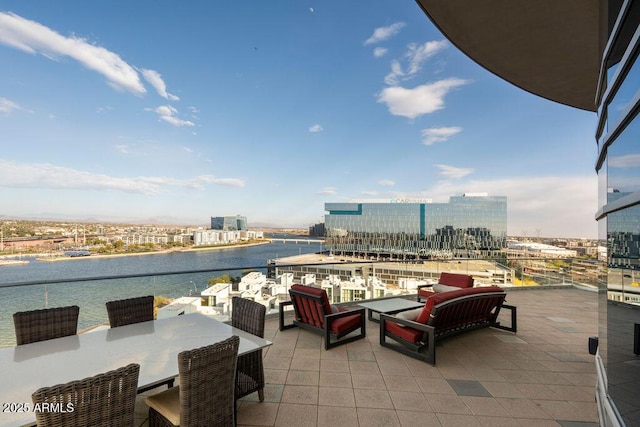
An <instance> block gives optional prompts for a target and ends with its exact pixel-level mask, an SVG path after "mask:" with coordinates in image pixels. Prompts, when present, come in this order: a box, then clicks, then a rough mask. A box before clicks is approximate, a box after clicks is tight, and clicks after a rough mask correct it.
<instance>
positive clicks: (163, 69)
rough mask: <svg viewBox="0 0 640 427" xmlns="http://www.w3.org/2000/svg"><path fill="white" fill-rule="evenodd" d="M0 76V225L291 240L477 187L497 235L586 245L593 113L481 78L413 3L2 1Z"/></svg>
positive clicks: (591, 206)
mask: <svg viewBox="0 0 640 427" xmlns="http://www.w3.org/2000/svg"><path fill="white" fill-rule="evenodd" d="M0 64H2V66H0V129H1V134H2V144H1V145H0V147H2V149H1V150H0V200H2V203H1V204H0V216H9V217H41V216H47V217H57V218H71V219H82V218H95V219H99V220H103V221H107V220H108V221H130V220H147V219H148V220H151V219H158V220H160V221H165V222H168V221H171V222H174V223H185V224H202V225H206V224H208V222H209V218H210V216H220V215H235V214H241V215H245V216H247V218H248V220H249V223H250V225H251V224H252V223H253V224H255V223H269V224H275V225H282V226H308V225H310V224H313V223H316V222H320V221H321V220H322V218H323V215H324V214H325V212H324V203H325V202H338V201H347V200H351V199H364V198H376V199H382V198H399V197H402V198H411V197H415V198H432V199H433V201H434V202H446V201H447V200H448V198H449V196H451V195H460V194H462V193H464V192H487V193H489V194H490V195H497V196H508V215H509V219H508V233H509V234H510V235H523V234H527V235H528V236H535V235H538V234H540V235H541V236H558V237H589V238H595V237H596V235H597V233H596V222H595V220H594V213H595V211H596V209H597V191H596V187H597V183H596V181H597V180H596V174H595V172H594V162H595V156H596V145H595V142H594V137H593V134H594V128H595V123H596V115H595V113H589V112H585V111H580V110H577V109H573V108H570V107H566V106H562V105H559V104H555V103H553V102H551V101H547V100H544V99H542V98H539V97H537V96H535V95H531V94H529V93H526V92H524V91H522V90H520V89H518V88H516V87H514V86H512V85H510V84H508V83H506V82H504V81H502V80H500V79H499V78H497V77H495V76H494V75H492V74H491V73H489V72H488V71H486V70H484V69H483V68H481V67H480V66H478V65H477V64H475V63H474V62H473V61H471V60H470V59H469V58H467V57H466V56H465V55H464V54H462V53H461V52H459V51H458V50H457V49H456V48H455V47H454V46H453V45H451V44H450V43H449V42H447V41H446V39H445V38H444V37H443V36H442V34H440V33H439V32H438V30H437V29H435V27H434V26H433V25H432V24H431V22H430V21H429V20H428V18H427V17H426V16H425V15H424V14H423V12H422V11H421V10H420V9H419V7H418V6H417V5H416V4H415V3H414V2H413V1H410V0H407V1H402V2H398V1H389V0H374V1H371V2H368V3H367V7H366V8H365V7H363V3H361V2H346V1H343V0H322V1H311V0H309V1H306V0H296V1H278V2H205V1H197V2H196V1H186V2H172V1H160V2H158V1H135V2H131V1H113V2H80V1H60V2H24V1H11V0H10V1H4V2H2V6H1V9H0Z"/></svg>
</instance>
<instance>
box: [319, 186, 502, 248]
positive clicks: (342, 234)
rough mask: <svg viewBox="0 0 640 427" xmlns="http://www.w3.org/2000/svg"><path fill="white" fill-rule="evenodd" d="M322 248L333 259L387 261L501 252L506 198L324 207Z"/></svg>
mask: <svg viewBox="0 0 640 427" xmlns="http://www.w3.org/2000/svg"><path fill="white" fill-rule="evenodd" d="M325 210H326V211H328V212H329V213H328V214H326V215H325V228H326V230H325V235H326V237H325V239H326V240H325V245H326V248H327V249H328V250H329V251H331V252H333V253H336V254H349V255H351V254H354V255H367V256H375V257H388V258H399V259H404V258H452V257H470V258H473V257H486V256H489V255H491V254H492V253H494V252H497V251H500V250H501V249H502V248H504V247H505V246H506V239H507V198H506V197H505V196H488V195H486V194H471V195H469V194H467V195H464V196H452V197H451V198H450V199H449V203H431V201H430V200H425V199H391V200H387V201H373V202H367V201H362V202H352V203H325Z"/></svg>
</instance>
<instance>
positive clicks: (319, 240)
mask: <svg viewBox="0 0 640 427" xmlns="http://www.w3.org/2000/svg"><path fill="white" fill-rule="evenodd" d="M268 239H269V240H271V241H272V242H282V243H295V244H296V245H297V244H298V243H300V244H302V243H306V244H307V245H310V244H312V243H324V239H284V238H281V237H268Z"/></svg>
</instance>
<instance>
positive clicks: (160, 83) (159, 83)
mask: <svg viewBox="0 0 640 427" xmlns="http://www.w3.org/2000/svg"><path fill="white" fill-rule="evenodd" d="M140 71H141V72H142V77H144V79H145V80H146V81H147V82H149V84H150V85H151V86H153V88H154V89H155V90H156V92H158V95H160V96H161V97H163V98H164V99H167V100H169V101H179V100H180V98H178V97H177V96H175V95H172V94H170V93H168V92H167V85H166V84H165V83H164V80H163V79H162V76H161V75H160V73H158V72H157V71H155V70H145V69H142V70H140Z"/></svg>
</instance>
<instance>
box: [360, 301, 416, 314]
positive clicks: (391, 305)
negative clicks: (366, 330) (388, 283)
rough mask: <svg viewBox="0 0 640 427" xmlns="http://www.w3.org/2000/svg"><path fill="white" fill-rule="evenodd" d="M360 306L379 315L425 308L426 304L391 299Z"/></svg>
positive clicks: (362, 303)
mask: <svg viewBox="0 0 640 427" xmlns="http://www.w3.org/2000/svg"><path fill="white" fill-rule="evenodd" d="M358 305H359V306H360V307H364V308H367V309H369V310H371V311H375V312H378V313H391V312H394V311H402V310H405V309H406V310H408V309H411V308H419V307H423V306H424V302H417V301H410V300H408V299H404V298H389V299H383V300H379V301H369V302H361V303H358Z"/></svg>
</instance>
